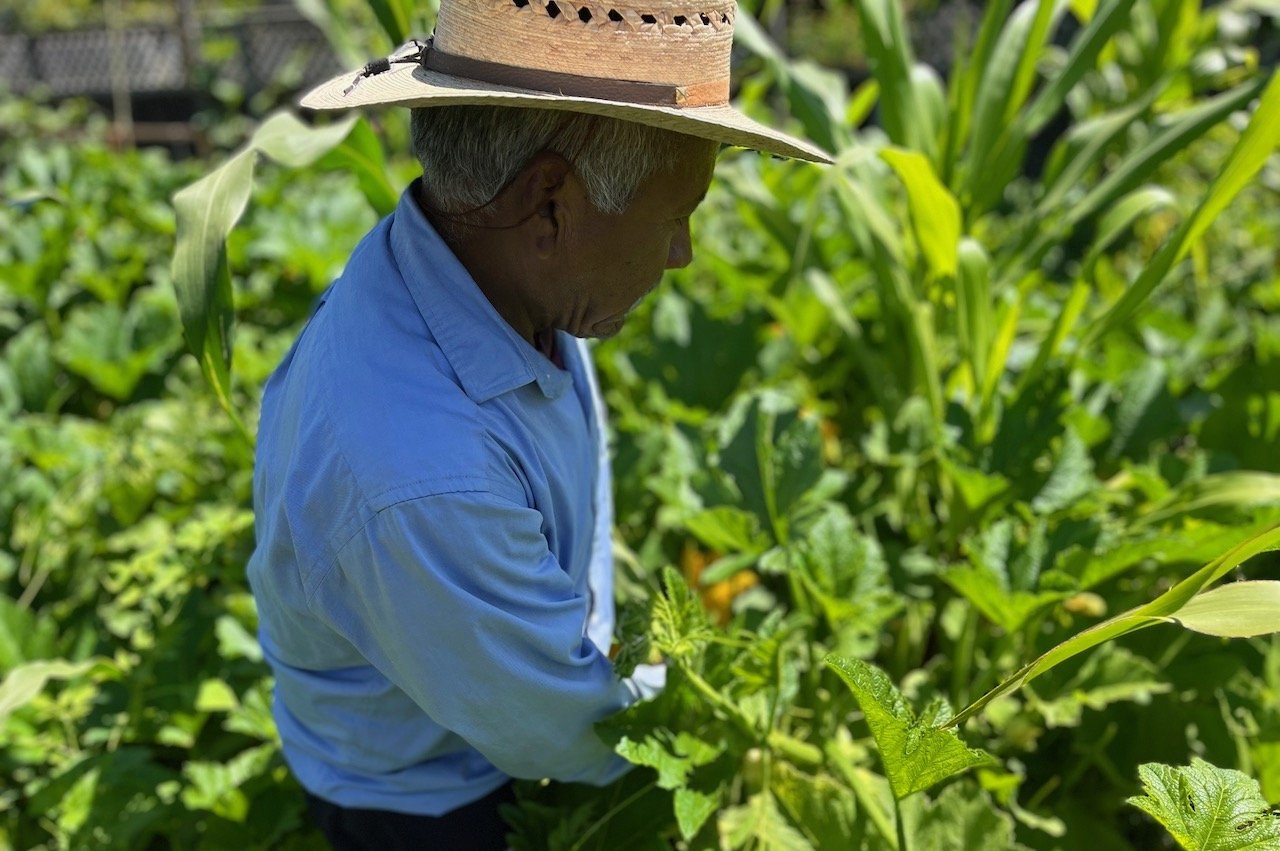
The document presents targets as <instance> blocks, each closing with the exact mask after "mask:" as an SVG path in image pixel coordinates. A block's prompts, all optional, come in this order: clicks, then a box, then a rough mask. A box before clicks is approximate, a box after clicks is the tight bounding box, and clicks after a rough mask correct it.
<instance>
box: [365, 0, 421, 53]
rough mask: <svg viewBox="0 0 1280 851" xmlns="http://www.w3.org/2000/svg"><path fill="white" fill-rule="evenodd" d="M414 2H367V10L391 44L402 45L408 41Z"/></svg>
mask: <svg viewBox="0 0 1280 851" xmlns="http://www.w3.org/2000/svg"><path fill="white" fill-rule="evenodd" d="M414 5H415V2H414V0H369V8H371V9H373V14H374V16H375V17H376V18H377V19H378V23H379V24H380V25H381V26H382V31H383V32H385V33H386V34H387V38H388V39H390V40H391V43H392V44H396V45H399V44H404V43H405V42H406V41H408V40H409V35H410V32H409V28H410V26H411V24H412V22H413V21H414V14H413V11H414Z"/></svg>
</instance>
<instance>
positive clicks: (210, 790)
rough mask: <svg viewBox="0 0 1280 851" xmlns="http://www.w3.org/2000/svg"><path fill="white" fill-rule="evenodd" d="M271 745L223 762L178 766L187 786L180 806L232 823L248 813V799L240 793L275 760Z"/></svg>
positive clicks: (247, 751)
mask: <svg viewBox="0 0 1280 851" xmlns="http://www.w3.org/2000/svg"><path fill="white" fill-rule="evenodd" d="M277 753H278V748H277V747H276V745H274V744H264V745H257V746H256V747H252V748H249V749H248V750H244V751H241V752H240V753H238V754H236V755H235V756H234V757H232V758H231V759H229V760H228V761H227V762H226V763H221V762H206V761H198V760H192V761H190V762H187V763H185V764H184V765H183V766H182V773H183V775H185V776H186V778H187V780H188V781H189V783H190V785H188V786H187V787H186V788H184V789H183V790H182V803H183V804H184V805H186V807H187V808H188V809H190V810H208V811H209V812H211V813H214V814H215V815H218V816H221V817H222V818H225V819H230V820H231V821H235V822H243V821H244V820H245V817H246V816H247V815H248V813H249V798H248V796H246V795H245V793H244V792H243V791H241V788H240V787H242V786H244V785H245V784H246V783H247V782H248V781H250V780H252V779H253V778H255V777H258V776H260V775H262V774H264V773H265V772H266V771H267V769H268V768H269V767H270V766H271V764H272V763H273V762H274V761H275V759H276V754H277Z"/></svg>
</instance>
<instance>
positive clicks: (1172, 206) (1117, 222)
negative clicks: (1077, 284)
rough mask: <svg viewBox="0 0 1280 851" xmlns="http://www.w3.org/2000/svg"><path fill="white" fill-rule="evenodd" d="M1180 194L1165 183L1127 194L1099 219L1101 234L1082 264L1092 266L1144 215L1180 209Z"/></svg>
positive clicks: (1096, 238) (1144, 187)
mask: <svg viewBox="0 0 1280 851" xmlns="http://www.w3.org/2000/svg"><path fill="white" fill-rule="evenodd" d="M1177 209H1178V198H1177V196H1176V195H1174V194H1173V193H1172V192H1170V191H1169V190H1168V189H1165V188H1164V187H1163V186H1154V185H1148V186H1140V187H1138V188H1137V189H1135V190H1133V191H1132V192H1130V193H1129V194H1128V195H1125V196H1124V197H1123V198H1121V199H1120V200H1119V201H1117V202H1116V203H1115V204H1114V205H1112V206H1111V207H1110V208H1109V209H1108V210H1107V211H1106V212H1104V213H1103V214H1102V218H1101V219H1100V220H1099V221H1098V235H1097V236H1096V237H1094V239H1093V244H1092V245H1090V246H1089V253H1088V254H1086V255H1085V258H1084V260H1083V261H1081V266H1083V267H1084V268H1086V269H1087V268H1089V267H1090V266H1091V265H1092V264H1093V263H1094V261H1096V260H1097V259H1098V258H1099V257H1100V256H1102V254H1103V252H1105V251H1106V250H1107V249H1108V248H1110V247H1111V246H1112V244H1113V243H1115V242H1116V240H1118V239H1119V238H1120V236H1121V235H1122V234H1124V232H1125V231H1127V230H1128V229H1129V228H1130V227H1132V226H1133V224H1134V222H1136V221H1138V219H1140V218H1142V217H1143V216H1149V215H1151V214H1152V213H1157V212H1162V211H1164V210H1175V211H1176V210H1177Z"/></svg>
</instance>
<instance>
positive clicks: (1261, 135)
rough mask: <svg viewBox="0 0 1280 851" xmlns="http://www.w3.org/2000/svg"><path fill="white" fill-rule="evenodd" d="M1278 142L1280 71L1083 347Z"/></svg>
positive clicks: (1161, 273) (1167, 264)
mask: <svg viewBox="0 0 1280 851" xmlns="http://www.w3.org/2000/svg"><path fill="white" fill-rule="evenodd" d="M1277 146H1280V72H1277V73H1275V74H1273V75H1272V77H1271V82H1270V84H1269V85H1267V87H1266V90H1265V91H1264V92H1263V94H1262V99H1261V101H1260V102H1259V104H1258V108H1257V110H1256V111H1255V112H1254V114H1253V117H1252V118H1251V119H1250V121H1249V125H1248V126H1247V127H1246V128H1245V130H1244V133H1243V134H1242V135H1241V137H1240V140H1239V141H1238V142H1237V143H1236V145H1235V147H1234V148H1233V149H1232V151H1231V155H1230V156H1229V157H1228V158H1227V163H1226V165H1225V166H1223V168H1222V171H1221V172H1220V173H1219V174H1218V176H1217V177H1216V178H1214V181H1213V183H1212V184H1210V186H1209V192H1208V194H1207V195H1206V196H1205V197H1204V199H1203V200H1202V201H1201V202H1200V204H1199V206H1198V207H1197V208H1196V210H1195V212H1194V213H1192V214H1191V216H1190V217H1189V218H1188V219H1187V220H1186V221H1184V222H1183V223H1182V225H1181V226H1180V227H1179V228H1178V230H1177V231H1176V232H1175V233H1174V235H1173V236H1172V237H1171V238H1170V239H1169V240H1168V241H1167V242H1166V243H1165V245H1164V246H1163V247H1162V248H1161V249H1160V251H1159V252H1157V254H1156V256H1155V258H1154V259H1153V260H1152V261H1151V263H1150V264H1148V266H1147V267H1146V269H1144V270H1143V272H1142V274H1141V275H1139V276H1138V280H1137V281H1135V282H1134V283H1133V285H1132V286H1130V287H1129V288H1128V289H1127V290H1125V293H1124V295H1123V296H1121V297H1120V300H1119V301H1117V302H1116V303H1115V304H1114V305H1112V307H1111V309H1110V310H1108V311H1107V312H1106V313H1104V314H1103V315H1102V316H1100V317H1099V318H1098V319H1097V320H1095V321H1094V323H1093V324H1092V325H1091V326H1090V327H1089V330H1088V331H1086V333H1085V335H1084V338H1083V340H1082V341H1081V348H1082V349H1083V348H1085V347H1086V346H1088V345H1089V344H1090V343H1092V342H1093V341H1095V340H1097V339H1098V338H1100V337H1102V336H1104V335H1105V334H1107V332H1109V331H1110V330H1111V329H1113V328H1115V327H1116V326H1117V325H1119V324H1120V323H1122V322H1124V321H1125V320H1127V319H1128V318H1129V317H1130V316H1132V315H1133V313H1134V312H1135V311H1136V310H1137V309H1138V307H1139V306H1141V305H1142V303H1143V302H1145V301H1146V300H1147V298H1148V297H1149V296H1150V295H1151V293H1152V291H1154V290H1155V288H1156V287H1157V286H1159V285H1160V283H1161V282H1162V281H1163V280H1164V279H1165V277H1166V276H1167V275H1168V273H1169V271H1170V270H1171V269H1172V268H1173V267H1174V266H1176V265H1177V264H1178V263H1179V262H1180V261H1181V260H1182V259H1183V258H1184V257H1186V255H1187V252H1188V251H1190V250H1191V247H1192V246H1193V245H1194V244H1195V243H1196V241H1197V240H1199V239H1200V237H1201V236H1203V235H1204V232H1205V231H1206V230H1207V229H1208V228H1209V226H1210V225H1211V224H1213V222H1214V221H1215V220H1216V219H1217V218H1218V215H1219V214H1220V213H1221V212H1222V211H1223V210H1224V209H1226V207H1227V205H1228V204H1230V203H1231V200H1232V199H1233V198H1235V197H1236V195H1238V194H1239V193H1240V190H1242V189H1244V187H1245V186H1246V185H1248V183H1249V182H1250V181H1251V180H1252V179H1253V177H1254V175H1256V174H1257V173H1258V172H1259V171H1260V170H1261V169H1262V166H1263V164H1264V163H1265V162H1266V161H1267V158H1268V157H1269V156H1271V154H1272V152H1273V151H1275V150H1276V148H1277Z"/></svg>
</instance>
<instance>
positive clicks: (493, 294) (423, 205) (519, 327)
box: [413, 181, 551, 349]
mask: <svg viewBox="0 0 1280 851" xmlns="http://www.w3.org/2000/svg"><path fill="white" fill-rule="evenodd" d="M415 188H416V191H415V192H414V193H413V198H414V201H415V202H416V203H417V204H418V208H419V209H420V210H422V214H423V215H424V216H426V218H427V221H428V222H430V223H431V227H432V228H434V229H435V232H436V234H437V235H439V237H440V239H441V240H443V241H444V243H445V245H447V246H449V250H450V251H452V252H453V255H454V256H455V257H456V258H458V262H460V263H461V264H462V265H463V267H464V268H465V269H466V270H467V273H468V274H469V275H470V276H471V280H473V281H475V284H476V287H477V288H479V290H480V292H481V293H483V294H484V297H485V298H486V299H488V300H489V303H490V304H491V305H493V309H494V310H496V311H497V312H498V315H499V316H501V317H502V319H503V320H504V321H505V322H506V323H507V324H508V325H510V326H511V327H512V328H513V329H515V332H516V333H517V334H519V335H520V336H521V337H522V338H523V339H524V341H525V342H527V343H528V344H529V345H531V346H533V347H534V348H535V349H541V347H540V346H539V345H538V334H537V332H538V329H536V328H535V327H534V322H533V319H532V318H531V315H530V312H529V310H528V308H527V306H526V305H525V303H524V301H523V299H522V298H521V297H520V294H519V293H518V292H516V291H515V290H514V289H513V288H512V287H510V286H508V285H507V284H506V282H505V281H506V276H504V275H501V274H499V273H498V270H497V269H496V268H495V267H494V265H493V262H492V261H493V258H494V257H495V255H496V254H497V253H498V252H494V251H492V250H486V249H485V247H483V246H480V245H477V244H476V243H475V242H474V241H466V242H456V241H454V240H451V239H450V238H449V237H448V236H446V235H445V231H444V230H443V229H442V228H441V226H440V223H439V221H438V219H437V217H436V215H435V214H434V213H432V212H431V210H430V209H429V204H430V202H429V201H427V200H426V199H425V197H424V190H423V187H422V182H421V181H418V182H417V183H416V184H415ZM545 333H546V334H550V333H551V329H545Z"/></svg>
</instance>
